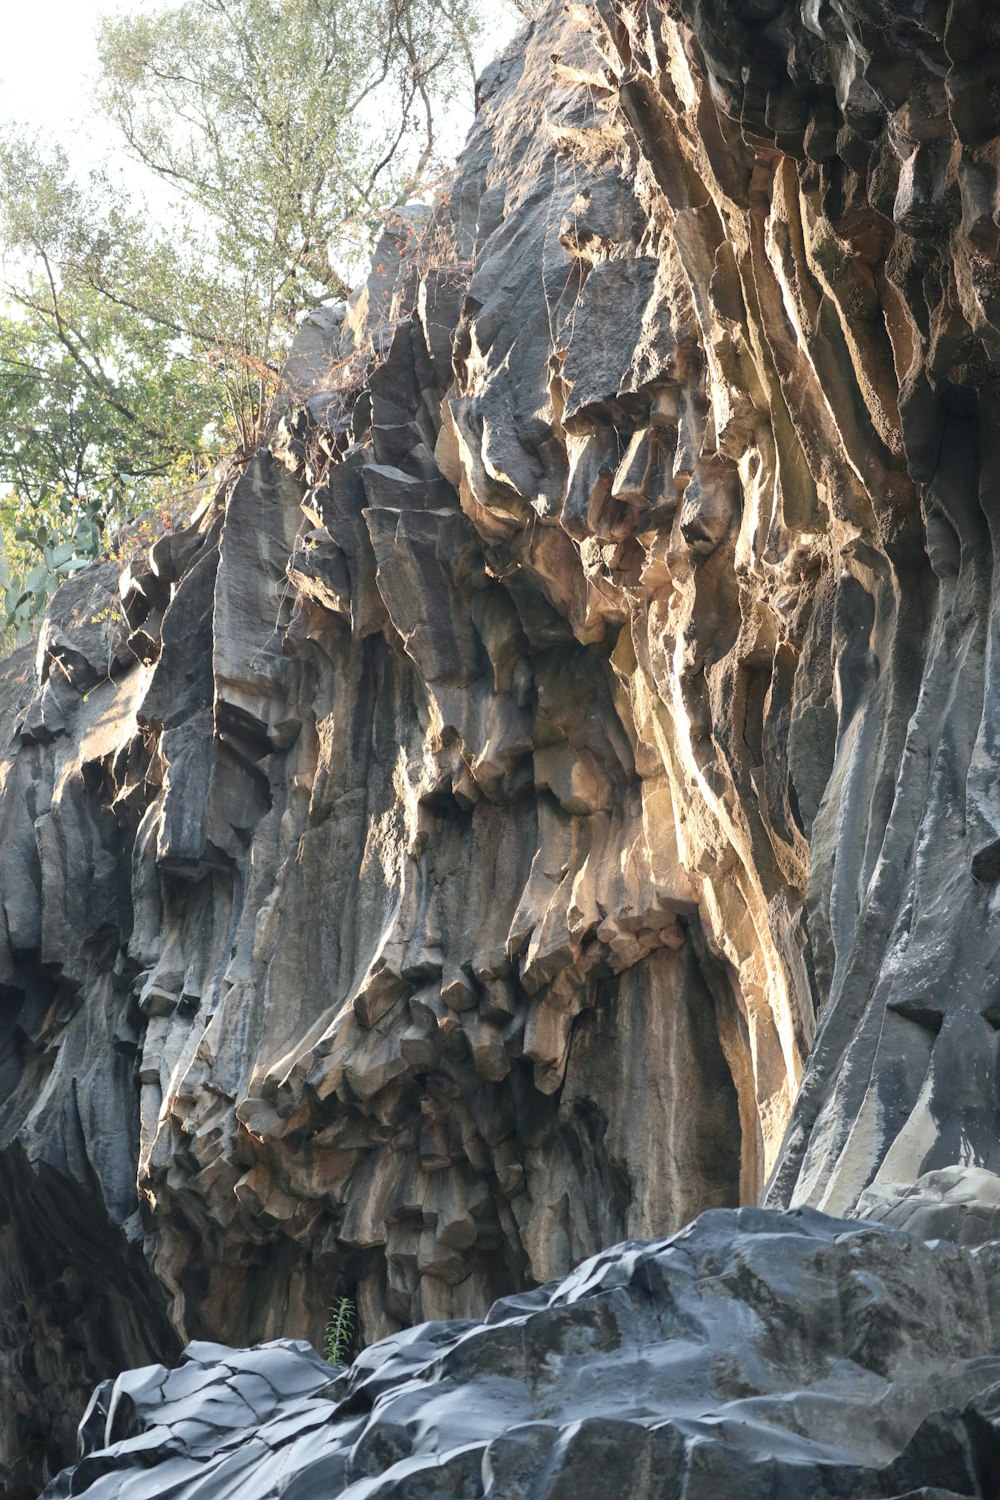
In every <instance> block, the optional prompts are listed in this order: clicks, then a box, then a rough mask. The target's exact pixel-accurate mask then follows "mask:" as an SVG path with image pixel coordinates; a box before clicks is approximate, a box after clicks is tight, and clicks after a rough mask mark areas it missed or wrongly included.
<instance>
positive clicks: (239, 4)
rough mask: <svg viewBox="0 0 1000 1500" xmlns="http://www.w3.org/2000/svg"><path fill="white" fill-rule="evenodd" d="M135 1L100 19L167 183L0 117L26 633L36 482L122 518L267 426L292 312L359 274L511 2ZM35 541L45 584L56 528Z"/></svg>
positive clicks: (124, 117) (109, 81)
mask: <svg viewBox="0 0 1000 1500" xmlns="http://www.w3.org/2000/svg"><path fill="white" fill-rule="evenodd" d="M504 3H508V0H504ZM135 11H136V12H138V13H136V14H132V15H125V16H119V17H114V18H107V19H105V20H104V21H103V22H102V23H101V26H100V31H99V37H98V42H99V59H100V78H99V83H98V89H97V97H98V99H99V100H100V102H101V105H102V107H103V108H104V110H105V111H106V113H107V114H108V115H109V117H110V119H111V120H112V121H113V122H114V123H115V125H116V126H117V127H118V129H119V131H120V134H121V138H122V140H123V143H124V148H125V151H126V152H127V154H128V155H130V156H131V158H132V160H133V162H134V163H136V164H138V166H139V169H140V170H144V171H145V173H146V176H147V178H148V179H149V183H150V186H151V188H152V194H151V195H150V194H144V195H143V199H142V201H139V202H134V201H133V200H132V198H131V196H130V193H129V191H128V188H127V185H126V181H125V179H124V177H123V176H122V175H121V174H119V175H118V176H115V175H114V174H113V173H112V172H111V171H110V169H108V168H102V169H99V170H96V171H94V172H92V173H90V175H89V176H87V177H86V178H85V179H83V178H81V177H80V176H79V175H78V174H76V173H75V172H74V170H73V168H72V165H71V163H70V160H69V158H68V156H67V154H66V152H65V151H64V150H63V149H61V148H59V147H51V146H47V145H45V144H44V143H43V142H41V141H40V140H39V139H38V138H37V137H33V136H31V135H30V134H28V133H26V132H24V131H19V130H17V129H16V128H13V129H10V130H8V131H7V132H5V134H4V135H3V136H2V137H0V255H2V284H0V496H2V495H3V494H4V493H6V492H7V490H8V488H12V489H13V491H14V493H15V494H16V497H17V505H16V507H15V511H16V514H15V516H14V519H13V522H11V520H10V519H9V518H8V520H6V521H4V522H3V524H4V529H5V533H6V541H7V552H8V562H7V564H6V566H7V567H8V570H9V574H10V576H9V577H8V579H7V581H6V582H5V584H4V589H5V593H4V598H5V600H7V604H6V606H5V608H6V611H7V613H6V615H5V616H4V618H5V619H7V621H8V630H10V628H12V625H14V623H15V615H16V632H17V633H18V634H23V631H24V628H25V626H26V616H25V610H29V617H28V618H30V619H34V618H35V615H34V613H31V611H34V610H35V603H34V602H31V604H30V607H29V604H27V603H25V602H24V595H25V594H28V595H30V599H31V601H36V600H37V599H38V598H40V597H41V594H42V593H43V592H44V591H42V590H34V589H23V588H22V589H21V593H20V594H18V597H17V602H16V603H13V604H12V602H11V601H12V600H13V590H15V589H16V588H18V587H20V586H21V585H22V584H24V583H25V582H26V579H27V576H28V574H31V576H37V575H35V574H33V573H32V569H31V568H28V569H27V572H25V571H24V569H22V568H21V564H20V562H18V561H16V560H12V559H14V558H15V557H16V553H17V546H18V545H20V544H19V543H16V541H12V538H11V535H10V532H9V526H10V525H11V524H13V525H14V526H15V529H16V527H17V526H21V529H22V530H26V531H27V532H28V534H29V535H32V534H33V529H32V527H31V525H30V524H28V523H29V522H30V519H31V512H32V508H33V507H37V506H39V505H41V504H42V501H41V496H42V494H43V491H46V489H48V490H52V491H55V490H58V492H59V494H60V495H61V496H62V497H63V498H64V499H68V500H69V502H70V504H71V506H79V507H80V508H81V509H86V508H87V507H95V506H96V509H95V510H93V514H94V516H96V518H97V521H96V524H97V525H98V529H99V530H101V531H102V532H103V533H104V534H105V536H107V534H108V532H109V529H110V531H112V532H113V531H114V529H115V528H116V527H117V528H120V527H122V526H124V525H126V524H127V523H128V521H129V520H130V519H132V518H134V517H135V516H137V515H139V514H141V513H143V512H144V511H146V510H147V509H148V508H149V506H150V503H151V494H152V493H153V491H154V490H155V487H156V485H157V484H158V483H159V482H160V481H161V479H162V477H163V476H164V475H166V474H168V473H170V472H171V471H172V470H174V469H175V468H176V466H177V465H178V463H179V462H181V461H183V462H185V463H187V465H188V471H189V477H192V478H196V477H197V475H198V474H199V473H203V472H204V471H205V469H206V468H207V467H209V466H210V465H211V464H212V462H213V461H214V460H215V459H216V458H217V457H218V455H219V454H220V453H221V452H226V453H232V454H235V456H236V458H237V460H241V459H245V458H247V457H249V455H250V454H251V453H252V452H253V451H254V449H255V448H256V447H257V446H258V444H259V442H260V441H261V438H262V436H263V434H264V432H265V431H266V427H267V423H268V421H269V417H270V412H271V409H272V404H273V401H274V398H275V395H276V393H277V391H278V387H279V384H280V372H281V369H282V366H283V363H284V360H285V357H286V355H287V352H288V348H289V345H290V343H291V340H292V337H293V335H294V333H295V329H296V327H297V324H298V322H299V321H300V320H301V318H302V316H303V315H304V314H305V312H307V311H308V310H309V309H310V308H311V307H313V306H315V305H316V304H317V303H318V302H321V301H323V300H326V299H329V298H330V297H331V296H341V295H343V294H345V293H346V291H347V286H348V283H349V282H350V281H351V280H352V279H354V278H355V276H356V274H357V272H358V270H359V269H360V268H361V266H362V265H363V263H364V262H365V260H366V259H367V256H368V254H369V252H370V248H371V244H372V240H373V236H374V234H375V232H376V231H377V229H378V227H379V225H380V224H381V222H382V221H383V220H384V219H385V217H386V215H387V214H388V212H389V211H390V210H391V208H392V207H393V206H394V205H399V204H401V203H403V202H405V201H406V200H407V199H408V198H410V197H412V196H413V194H415V193H416V192H418V191H420V189H421V187H422V185H424V184H426V183H427V182H428V181H429V180H430V179H431V178H432V177H433V176H434V174H436V173H437V172H438V171H439V168H440V165H441V163H440V159H439V158H440V149H439V124H440V121H441V119H442V117H443V115H446V114H447V110H448V108H449V106H450V104H451V103H452V101H454V100H455V98H456V97H458V96H459V95H460V94H461V95H464V96H465V97H466V98H467V99H469V100H470V101H471V98H472V78H473V73H474V65H473V49H474V46H475V44H476V42H477V40H478V39H479V37H480V35H481V33H482V31H483V25H484V22H483V16H484V15H487V16H490V18H491V19H493V20H495V6H488V5H487V3H486V0H364V3H359V0H171V3H166V4H163V5H159V6H157V7H149V8H146V7H142V8H140V7H139V6H136V7H135ZM150 196H151V197H152V201H153V203H154V205H155V206H158V212H157V213H156V214H155V215H151V213H150V211H149V207H148V206H147V201H146V199H147V197H150ZM46 524H47V523H46ZM88 534H89V533H88ZM74 537H75V533H72V532H65V533H64V532H63V531H60V532H59V533H58V541H57V543H56V544H55V545H56V546H63V545H64V544H65V543H66V542H67V541H72V540H73V539H74ZM46 545H48V544H46ZM38 547H39V550H38V551H37V554H35V555H34V556H33V561H32V568H34V567H37V566H41V565H43V564H44V566H45V568H46V569H47V577H48V578H49V580H50V582H51V580H52V579H53V578H54V577H55V574H54V573H53V571H52V568H53V564H52V558H53V557H54V555H55V551H54V547H50V548H49V551H48V552H43V551H42V550H40V549H41V544H38ZM79 555H80V556H83V555H86V554H83V553H81V554H79ZM59 566H62V565H61V564H60V565H59ZM47 587H48V585H47ZM12 609H13V610H14V612H15V613H14V614H12V613H11V610H12Z"/></svg>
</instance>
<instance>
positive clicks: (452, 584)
mask: <svg viewBox="0 0 1000 1500" xmlns="http://www.w3.org/2000/svg"><path fill="white" fill-rule="evenodd" d="M998 57H1000V29H998V22H997V21H996V19H995V18H994V17H993V16H992V13H991V11H990V9H989V7H988V6H987V5H986V4H985V3H982V4H979V3H974V0H968V3H959V0H950V3H945V0H900V3H896V4H891V3H889V0H592V3H589V4H582V3H581V4H574V5H571V6H569V7H567V8H565V9H564V7H563V6H562V5H560V4H557V3H555V0H554V3H553V4H552V5H551V7H550V8H549V9H548V10H547V11H546V12H545V14H544V15H542V17H541V18H540V19H539V20H538V21H537V22H536V23H534V25H533V26H532V27H531V28H530V29H529V32H528V33H527V35H526V36H525V37H524V38H523V39H522V40H521V42H520V43H519V44H518V45H517V46H516V47H515V48H513V49H512V50H511V52H510V53H509V55H508V56H506V57H505V58H504V59H502V60H501V61H500V62H499V63H498V64H496V65H494V67H493V68H491V69H490V70H488V72H487V74H486V75H485V76H484V78H483V80H482V82H481V87H480V95H481V97H480V100H479V109H478V116H477V122H476V125H475V127H474V129H473V132H472V135H471V137H470V141H469V144H468V146H467V148H466V151H465V153H464V156H463V158H462V160H461V162H460V165H459V169H458V171H457V174H456V178H455V181H454V184H453V187H452V190H451V194H450V199H449V200H448V201H447V202H445V203H442V204H441V205H439V206H438V208H437V209H436V210H435V212H434V214H433V215H431V216H430V217H429V218H426V217H422V216H421V215H419V214H407V215H401V216H400V218H399V221H398V222H397V223H395V224H394V225H392V226H390V227H389V229H388V230H387V232H386V235H385V237H384V239H383V242H382V244H381V245H380V247H379V250H378V252H377V255H376V260H375V264H374V267H373V271H372V274H371V277H370V278H369V281H368V283H367V284H366V286H364V287H363V288H362V289H361V291H360V292H359V293H358V294H357V295H356V296H355V297H354V298H353V299H352V300H351V302H350V304H349V305H348V306H347V307H345V308H342V309H334V310H327V311H326V313H325V315H324V317H323V319H322V320H321V321H320V322H318V323H317V324H316V325H314V326H313V327H312V328H311V329H309V330H307V331H306V333H305V334H304V337H303V341H302V344H301V347H300V349H299V351H298V353H297V355H296V359H297V361H298V363H297V364H296V363H295V361H293V368H294V370H295V372H296V376H297V378H298V379H299V380H300V383H301V384H302V385H303V386H304V387H305V390H304V392H303V399H302V401H301V403H300V404H294V405H293V406H292V407H291V408H290V409H289V410H288V411H287V412H286V414H285V416H284V417H283V420H282V422H281V425H280V428H279V430H278V431H277V432H276V434H275V436H274V439H273V441H272V442H271V443H270V444H269V446H268V447H267V448H266V449H264V450H262V451H261V452H260V453H259V454H258V455H257V456H256V457H255V458H254V459H253V461H252V462H251V464H250V466H249V467H248V468H247V470H246V472H245V473H243V474H242V475H239V476H235V475H231V476H228V477H226V478H224V480H223V482H222V483H221V484H220V486H219V489H218V491H217V493H215V494H214V495H211V496H209V497H207V499H206V502H205V505H204V506H203V508H202V510H201V512H200V514H199V515H198V516H197V517H196V518H195V520H194V521H193V522H192V523H191V525H190V526H188V527H186V528H184V529H183V530H180V531H177V532H176V533H173V534H171V535H167V536H165V537H164V538H162V539H161V540H160V541H159V542H157V543H156V545H155V546H154V548H153V550H152V554H151V556H150V557H149V559H148V560H146V561H137V562H136V564H134V565H133V566H132V568H131V569H130V571H129V572H128V573H127V574H126V576H125V577H124V578H123V579H122V580H121V582H120V584H119V582H118V580H117V578H116V576H115V570H114V569H113V568H111V567H110V566H106V567H104V568H102V569H100V570H98V571H97V572H96V573H94V574H89V575H85V576H80V577H77V578H76V579H74V580H73V581H72V582H71V583H70V584H67V585H66V586H65V587H64V588H63V589H62V590H61V591H60V593H59V595H58V596H57V599H56V601H55V604H54V606H53V609H52V612H51V615H50V617H49V619H48V621H47V622H46V625H45V627H44V629H43V632H42V635H41V637H40V640H39V642H38V644H37V648H36V649H33V650H32V651H30V652H23V653H19V654H18V655H17V656H15V657H14V658H12V659H11V660H10V661H9V662H8V663H7V664H6V665H5V667H4V668H3V674H2V678H0V724H2V726H3V727H2V732H0V756H2V761H0V788H2V795H0V860H2V863H0V1001H2V1009H0V1017H2V1020H0V1038H2V1040H0V1059H2V1061H0V1076H2V1077H3V1079H4V1085H5V1086H4V1087H3V1089H2V1090H0V1145H2V1146H3V1150H2V1152H0V1204H2V1205H3V1211H2V1215H0V1238H2V1247H0V1370H2V1371H3V1379H2V1380H0V1477H2V1476H4V1475H6V1482H7V1484H8V1488H9V1492H10V1493H11V1494H12V1495H13V1494H18V1493H25V1494H27V1493H31V1484H32V1482H33V1481H34V1480H35V1479H36V1478H37V1477H38V1475H39V1474H40V1473H42V1472H43V1471H44V1472H45V1473H46V1474H48V1473H51V1472H52V1471H53V1469H54V1468H55V1467H58V1465H59V1463H61V1462H64V1461H66V1459H67V1457H68V1456H69V1454H70V1453H71V1451H72V1448H71V1444H72V1432H73V1427H74V1425H75V1422H76V1420H77V1417H78V1413H79V1410H81V1409H82V1406H83V1404H84V1403H85V1400H86V1394H87V1392H88V1391H89V1387H90V1385H91V1384H93V1382H94V1381H95V1380H97V1379H99V1378H104V1377H105V1376H109V1375H113V1374H114V1373H115V1371H116V1370H117V1369H119V1368H121V1366H122V1365H124V1364H139V1363H143V1362H144V1361H148V1360H149V1359H150V1358H153V1359H162V1360H164V1361H166V1362H170V1361H171V1360H172V1359H173V1358H174V1357H175V1355H176V1353H177V1349H178V1347H179V1341H183V1340H184V1339H189V1338H192V1337H194V1338H199V1339H214V1340H222V1341H224V1342H226V1343H227V1344H243V1343H249V1342H253V1341H256V1340H260V1339H273V1338H275V1337H278V1336H280V1335H293V1336H303V1337H309V1338H312V1339H313V1340H314V1341H315V1340H316V1339H317V1338H318V1337H319V1334H320V1332H321V1330H322V1326H323V1323H324V1321H325V1318H326V1312H327V1309H328V1307H329V1305H330V1303H331V1300H332V1299H333V1298H335V1297H337V1296H340V1295H347V1296H350V1297H351V1298H353V1299H354V1300H355V1301H356V1304H357V1307H358V1311H359V1316H360V1321H361V1326H362V1334H363V1339H364V1341H365V1342H370V1341H371V1340H373V1339H377V1338H379V1337H381V1336H384V1335H387V1334H391V1333H393V1332H395V1331H398V1330H400V1329H403V1328H406V1327H408V1326H409V1325H411V1324H412V1323H414V1322H416V1321H418V1320H420V1319H421V1318H446V1317H476V1316H481V1315H482V1314H483V1313H484V1312H485V1310H486V1308H487V1307H488V1306H489V1304H490V1302H491V1301H492V1300H493V1298H494V1297H496V1296H498V1295H504V1294H508V1293H510V1292H513V1291H518V1290H519V1289H522V1288H530V1287H532V1286H537V1285H538V1284H539V1283H542V1282H545V1281H547V1280H548V1279H550V1278H551V1277H554V1276H558V1275H562V1274H564V1273H566V1272H567V1271H568V1270H569V1269H570V1267H571V1266H572V1265H573V1264H575V1263H576V1262H577V1261H579V1260H580V1259H581V1258H582V1257H583V1256H586V1255H588V1254H592V1253H594V1252H595V1251H598V1250H600V1249H602V1248H603V1247H606V1246H607V1245H610V1244H612V1243H614V1242H615V1241H617V1240H620V1239H622V1238H624V1237H636V1236H640V1237H649V1236H657V1235H662V1234H665V1233H668V1232H671V1231H673V1230H675V1229H677V1228H678V1227H680V1226H681V1225H682V1224H684V1223H686V1222H687V1221H688V1220H689V1219H691V1218H692V1217H693V1216H694V1215H695V1214H697V1213H699V1212H701V1211H702V1210H705V1209H709V1208H718V1207H726V1206H734V1205H736V1204H737V1203H740V1202H742V1203H754V1202H757V1201H759V1200H761V1199H762V1197H763V1198H764V1199H765V1200H766V1201H767V1202H768V1203H769V1204H771V1205H774V1206H776V1207H797V1206H800V1205H811V1206H814V1207H816V1208H819V1209H823V1210H826V1211H828V1212H830V1213H832V1214H838V1215H844V1214H861V1215H870V1216H872V1217H877V1218H879V1219H881V1220H884V1221H886V1222H888V1223H890V1224H891V1223H895V1222H902V1221H904V1220H905V1221H907V1222H908V1221H910V1220H911V1219H912V1221H913V1226H914V1229H915V1231H916V1232H920V1230H919V1226H920V1225H923V1224H931V1223H935V1224H937V1225H938V1226H942V1225H943V1226H944V1228H945V1232H947V1233H949V1234H950V1233H952V1232H956V1233H957V1232H958V1229H957V1228H956V1226H957V1225H958V1223H959V1221H960V1222H961V1228H962V1234H963V1235H964V1237H965V1239H966V1240H968V1241H970V1242H971V1241H974V1240H976V1239H977V1238H979V1237H980V1230H981V1237H983V1238H985V1237H991V1236H992V1234H993V1231H994V1228H995V1220H996V1213H995V1207H996V1203H997V1199H998V1194H997V1193H996V1192H995V1191H994V1188H995V1186H996V1184H995V1183H994V1180H993V1176H992V1174H993V1173H994V1172H995V1171H996V1170H997V1169H998V1167H1000V1120H998V1110H1000V1096H998V1078H997V1067H998V1049H1000V1037H998V1030H1000V992H998V990H997V986H998V984H1000V974H998V973H997V957H996V949H997V938H996V935H995V934H996V930H997V929H996V924H995V921H994V915H993V907H994V904H995V895H996V882H997V880H998V879H1000V791H998V788H1000V777H998V765H1000V761H998V750H997V745H996V739H997V734H998V731H997V729H996V721H997V720H998V708H1000V684H998V681H997V672H998V666H997V649H996V641H995V631H996V627H995V624H994V616H995V615H996V609H995V605H994V592H993V591H994V580H993V558H994V536H995V533H996V529H997V516H996V502H995V499H994V495H993V486H994V484H995V482H996V476H997V475H998V474H1000V462H998V458H997V456H995V455H994V454H993V452H992V447H993V445H994V443H995V442H996V441H997V434H998V432H1000V426H998V422H997V416H998V413H1000V408H998V405H997V395H998V392H997V384H996V364H995V360H996V358H997V339H998V336H1000V334H998V330H1000V304H998V302H997V294H998V277H997V269H996V266H997V257H998V248H1000V230H998V227H997V221H998V220H1000V208H998V200H997V161H998V157H997V136H998V134H1000V104H998V98H1000V95H998V85H997V78H998V77H1000V73H998V64H997V59H998ZM970 1169H971V1171H970ZM942 1172H943V1173H944V1174H945V1176H944V1178H942V1177H941V1173H942ZM949 1173H950V1174H951V1175H949ZM927 1174H930V1175H929V1176H928V1175H927ZM810 1222H812V1221H810ZM976 1225H978V1226H980V1230H976V1229H975V1227H974V1226H976ZM970 1226H973V1227H972V1228H970ZM864 1243H865V1244H866V1245H867V1244H869V1243H872V1244H875V1243H877V1244H882V1243H883V1242H882V1241H877V1240H872V1241H869V1240H867V1239H866V1240H864ZM893 1243H895V1242H893ZM845 1253H846V1252H845ZM914 1253H915V1252H914ZM973 1263H974V1262H973V1261H971V1260H968V1258H967V1259H966V1260H963V1261H962V1264H963V1265H966V1264H967V1265H969V1266H971V1265H973ZM928 1264H929V1263H928ZM976 1264H978V1262H976ZM948 1265H949V1266H950V1265H952V1262H950V1261H949V1262H948ZM928 1274H933V1273H931V1272H930V1271H929V1272H928ZM963 1274H965V1273H964V1272H963ZM968 1275H969V1276H970V1277H971V1276H972V1272H971V1271H969V1273H968ZM969 1284H971V1282H970V1283H969ZM949 1295H950V1293H949ZM955 1295H956V1296H958V1294H957V1293H956V1294H955ZM789 1316H790V1317H791V1313H789ZM958 1316H959V1314H958V1313H957V1312H956V1317H958ZM961 1316H963V1317H965V1318H968V1319H971V1320H972V1323H971V1324H970V1327H969V1328H968V1330H967V1332H968V1338H969V1343H968V1347H969V1348H972V1347H973V1344H974V1338H973V1334H974V1329H975V1327H976V1326H978V1318H979V1316H980V1309H978V1308H975V1307H972V1306H971V1305H969V1306H966V1307H965V1310H964V1312H963V1313H962V1314H961ZM67 1324H69V1325H70V1326H71V1328H72V1341H71V1343H70V1344H67V1339H66V1332H65V1330H66V1327H67ZM963 1337H964V1335H963ZM963 1347H964V1346H963ZM970 1357H971V1356H970ZM788 1378H789V1380H792V1381H794V1379H795V1376H794V1373H790V1374H789V1376H788ZM788 1388H789V1389H791V1388H792V1387H788ZM769 1389H770V1388H769ZM774 1389H777V1387H774ZM956 1399H957V1398H956ZM962 1399H963V1400H964V1399H965V1397H964V1396H963V1397H962ZM929 1410H930V1407H928V1411H929ZM32 1445H34V1447H33V1446H32ZM899 1451H902V1449H900V1450H899ZM893 1461H894V1460H893ZM886 1462H889V1459H888V1458H887V1459H886ZM5 1466H6V1467H5ZM887 1482H888V1481H887ZM892 1482H893V1483H895V1482H896V1480H895V1478H894V1479H893V1480H892ZM922 1482H923V1481H922ZM977 1482H979V1481H978V1479H977ZM889 1492H890V1491H884V1493H889ZM400 1493H402V1492H400ZM476 1493H479V1492H478V1491H476ZM817 1493H823V1491H817ZM858 1493H860V1492H858Z"/></svg>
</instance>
